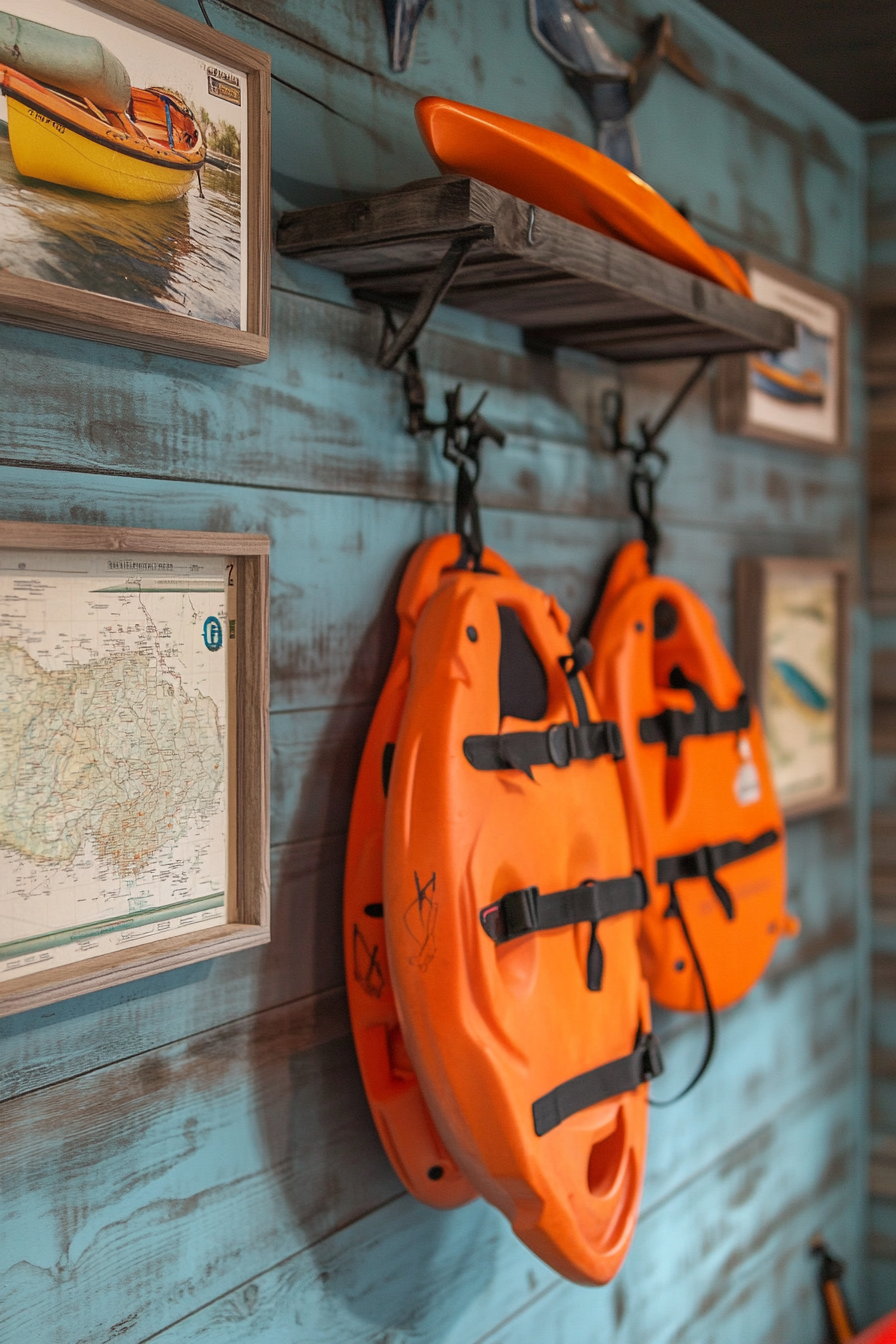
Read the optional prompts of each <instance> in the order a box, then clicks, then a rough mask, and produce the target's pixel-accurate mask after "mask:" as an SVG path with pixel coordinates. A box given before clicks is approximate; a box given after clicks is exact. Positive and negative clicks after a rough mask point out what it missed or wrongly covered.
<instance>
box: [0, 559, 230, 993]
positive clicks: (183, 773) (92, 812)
mask: <svg viewBox="0 0 896 1344" xmlns="http://www.w3.org/2000/svg"><path fill="white" fill-rule="evenodd" d="M231 575H232V566H228V565H227V563H226V561H225V560H224V559H223V558H222V557H208V556H197V557H193V556H174V555H165V556H151V555H127V554H121V553H109V552H99V553H95V552H90V553H59V552H49V553H41V552H21V553H14V552H10V551H0V977H2V978H3V979H7V980H8V979H12V978H15V977H16V976H19V975H25V974H28V973H31V972H33V971H35V970H43V969H47V968H49V967H52V966H59V965H64V964H66V963H71V962H75V961H81V960H83V959H85V958H89V957H92V956H97V955H99V954H100V953H103V952H109V951H114V950H116V949H119V948H122V947H125V946H127V945H133V944H139V943H143V942H149V941H155V940H157V939H163V938H166V937H171V936H174V935H175V934H178V933H184V932H187V931H188V930H190V929H191V928H198V927H201V926H206V925H214V924H223V923H225V922H226V919H227V897H226V893H227V857H228V851H227V834H228V825H227V823H228V741H227V695H228V680H229V678H228V662H229V659H228V652H227V645H228V642H229V638H232V637H233V630H234V626H233V623H232V621H231V620H230V619H228V617H229V614H230V612H231V610H233V598H232V595H233V593H234V589H233V587H232V586H230V579H231Z"/></svg>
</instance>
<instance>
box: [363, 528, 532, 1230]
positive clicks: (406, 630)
mask: <svg viewBox="0 0 896 1344" xmlns="http://www.w3.org/2000/svg"><path fill="white" fill-rule="evenodd" d="M460 555H461V539H460V537H459V536H458V535H457V534H456V533H447V534H443V535H441V536H437V537H432V538H430V539H429V540H428V541H424V542H423V543H422V544H421V545H420V546H418V547H417V549H416V550H415V551H414V554H413V555H412V556H411V558H410V560H409V561H408V565H407V568H406V569H405V572H404V576H403V578H402V582H401V587H400V588H399V592H398V600H397V602H396V604H395V609H396V613H397V615H398V622H399V625H398V641H397V644H396V647H395V654H394V656H393V659H392V665H391V667H390V669H389V675H388V676H387V678H386V681H385V684H384V686H383V689H382V692H381V694H380V698H379V701H378V702H377V707H376V711H375V713H374V716H373V720H372V722H371V724H370V729H369V731H368V734H367V741H366V743H365V745H364V752H363V755H362V757H361V765H360V768H359V770H358V778H357V782H356V784H355V793H354V798H353V801H352V814H351V820H350V822H349V830H348V846H347V849H346V860H345V883H344V895H343V942H344V948H345V969H346V984H347V987H348V1004H349V1013H350V1016H351V1022H352V1033H353V1035H354V1040H355V1050H356V1052H357V1056H358V1065H359V1067H360V1070H361V1078H362V1080H363V1082H364V1089H365V1091H366V1093H367V1101H368V1104H369V1106H370V1111H371V1114H372V1116H373V1119H374V1123H375V1124H376V1127H377V1130H378V1132H379V1135H380V1139H381V1140H382V1144H383V1147H384V1148H385V1150H386V1152H387V1154H388V1156H389V1159H390V1161H391V1162H392V1165H393V1167H394V1168H395V1171H396V1172H397V1174H398V1176H399V1177H400V1179H401V1180H402V1181H403V1182H404V1184H405V1186H406V1187H407V1189H408V1190H409V1191H410V1193H411V1194H412V1195H415V1196H416V1198H417V1199H419V1200H422V1202H423V1203H424V1204H430V1205H432V1207H433V1208H440V1209H451V1208H456V1207H457V1206H458V1205H460V1204H466V1203H467V1202H468V1201H469V1200H471V1199H475V1197H476V1191H475V1190H474V1189H473V1187H472V1186H471V1185H470V1183H469V1181H468V1180H467V1179H466V1177H465V1176H463V1175H462V1174H461V1172H460V1171H459V1170H458V1167H457V1164H456V1163H455V1162H454V1159H453V1158H452V1157H451V1155H450V1153H449V1152H448V1150H447V1149H446V1147H445V1145H444V1144H443V1143H442V1140H441V1139H440V1137H439V1134H438V1130H437V1129H436V1127H435V1124H434V1122H433V1119H432V1116H431V1115H430V1113H429V1108H428V1107H427V1105H426V1102H425V1101H424V1099H423V1094H422V1093H421V1091H420V1085H419V1083H418V1082H417V1075H416V1074H415V1072H414V1067H413V1065H412V1064H411V1061H410V1059H409V1058H408V1054H407V1050H406V1049H405V1045H404V1039H403V1037H402V1034H401V1027H400V1026H399V1023H398V1013H397V1012H396V1009H395V999H394V997H393V994H392V981H391V977H390V975H389V962H388V958H387V956H386V946H385V937H384V928H383V827H384V824H385V818H386V796H387V794H388V791H389V776H390V771H391V766H392V753H393V752H394V750H395V742H396V739H397V737H398V728H399V725H400V723H401V716H402V713H403V711H404V705H405V700H406V699H407V692H408V684H409V682H410V675H411V657H410V655H411V641H412V639H413V636H414V630H415V629H416V626H417V619H418V617H419V615H420V612H421V611H422V610H423V607H424V606H425V604H426V602H427V601H428V599H429V598H430V597H431V596H432V594H433V592H434V591H435V589H436V588H437V587H438V585H439V582H440V580H441V578H442V575H443V573H444V572H445V571H450V570H451V569H452V568H453V567H454V566H455V565H456V564H457V563H458V561H459V559H460ZM483 563H484V564H485V565H486V567H487V568H488V569H492V570H495V571H498V572H501V573H506V574H508V575H511V576H513V575H515V571H514V570H513V569H512V568H511V567H510V565H508V564H507V563H506V561H504V560H502V559H501V557H500V556H498V555H495V554H494V553H493V552H492V551H489V550H486V551H485V552H484V555H483Z"/></svg>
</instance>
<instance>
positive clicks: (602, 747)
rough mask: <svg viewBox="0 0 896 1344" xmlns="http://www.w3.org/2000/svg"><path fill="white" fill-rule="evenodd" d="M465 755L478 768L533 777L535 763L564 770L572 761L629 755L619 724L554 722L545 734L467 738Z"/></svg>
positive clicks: (495, 734) (475, 736) (489, 734)
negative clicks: (512, 771) (515, 772)
mask: <svg viewBox="0 0 896 1344" xmlns="http://www.w3.org/2000/svg"><path fill="white" fill-rule="evenodd" d="M464 755H465V756H466V758H467V760H468V761H469V762H470V765H472V766H473V768H474V770H522V771H523V773H524V774H526V775H528V776H529V778H530V779H533V778H534V776H533V774H532V766H533V765H555V766H556V767H557V768H558V769H559V770H564V769H565V768H566V767H567V766H568V765H569V764H570V763H571V762H572V761H593V760H596V759H597V757H598V756H612V757H613V759H614V760H616V761H621V760H622V759H623V757H624V756H625V748H624V747H623V745H622V733H621V732H620V730H619V725H618V723H614V722H613V721H612V719H604V720H601V721H600V722H599V723H581V724H575V723H569V722H567V723H553V724H551V726H550V728H548V729H547V731H546V732H543V733H537V732H533V733H526V732H522V733H486V734H479V735H474V736H471V737H467V738H464Z"/></svg>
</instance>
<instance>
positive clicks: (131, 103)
mask: <svg viewBox="0 0 896 1344" xmlns="http://www.w3.org/2000/svg"><path fill="white" fill-rule="evenodd" d="M197 19H198V20H199V21H198V22H197ZM201 20H202V11H201V9H200V8H199V7H198V6H197V7H196V18H195V19H194V18H186V17H184V16H183V15H181V14H177V13H175V12H174V11H173V10H171V9H170V8H168V7H166V6H164V5H159V4H156V3H155V0H4V4H3V9H2V11H0V319H5V320H6V321H10V322H15V323H19V324H21V325H25V326H34V327H41V328H44V329H47V330H51V331H61V332H64V333H66V334H68V335H71V336H83V337H87V338H89V339H91V340H98V341H106V342H108V343H111V344H117V345H132V346H135V347H137V348H138V349H142V350H151V351H158V352H161V353H163V354H175V355H181V356H185V357H186V358H190V359H201V360H206V361H209V362H212V363H219V364H231V365H234V364H246V363H252V362H254V361H257V360H261V359H266V358H267V355H268V346H269V331H268V329H269V289H270V218H269V214H270V185H269V184H270V58H269V56H268V55H267V53H265V52H261V51H256V50H255V49H254V48H253V47H249V46H247V45H246V44H245V43H243V42H239V41H236V40H235V39H234V38H231V37H227V36H226V35H225V34H223V33H220V32H218V31H217V30H215V29H213V28H211V27H210V26H209V25H208V24H207V23H204V22H202V21H201Z"/></svg>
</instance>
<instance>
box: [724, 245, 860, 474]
mask: <svg viewBox="0 0 896 1344" xmlns="http://www.w3.org/2000/svg"><path fill="white" fill-rule="evenodd" d="M742 261H743V264H744V269H745V271H746V272H747V277H748V279H749V281H750V284H751V286H752V289H753V296H754V298H755V299H756V302H757V303H761V304H763V306H764V307H766V308H777V309H778V311H779V312H782V313H786V314H787V316H788V317H792V318H793V320H794V323H795V324H796V344H795V345H793V346H791V347H790V349H789V350H781V351H779V352H778V353H777V354H774V353H772V352H768V351H766V352H758V353H756V354H752V355H731V356H727V357H726V358H724V359H722V360H720V361H719V366H718V372H717V376H716V380H715V384H714V402H715V412H716V424H717V427H718V428H719V429H721V430H723V431H725V432H727V433H732V434H744V435H747V436H748V437H750V438H753V439H768V440H770V441H771V442H772V443H786V444H790V445H792V446H793V447H795V448H811V449H813V450H814V451H816V452H821V453H844V452H846V451H847V449H848V447H849V407H848V404H847V403H848V399H847V391H848V386H849V380H848V378H847V358H848V342H849V316H850V307H849V301H848V300H847V299H846V298H844V296H843V295H842V294H838V293H837V291H836V290H834V289H828V288H827V287H826V286H824V285H819V284H816V283H815V281H813V280H807V279H806V277H805V276H803V275H800V274H798V273H797V272H796V271H790V270H787V269H786V268H785V267H783V266H778V265H776V264H775V263H774V262H771V261H766V260H765V259H764V258H762V257H757V256H753V255H751V254H747V255H746V256H745V257H743V258H742Z"/></svg>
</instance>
